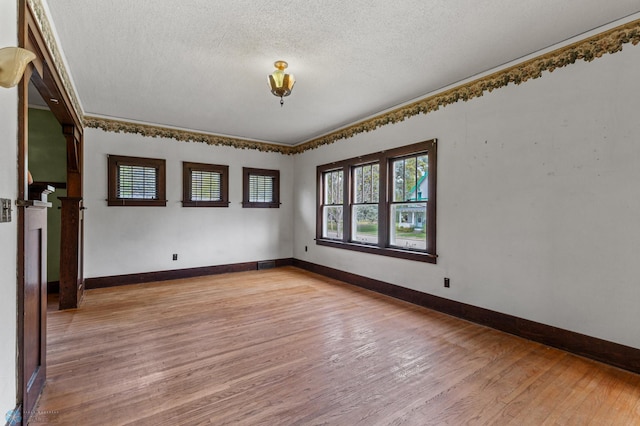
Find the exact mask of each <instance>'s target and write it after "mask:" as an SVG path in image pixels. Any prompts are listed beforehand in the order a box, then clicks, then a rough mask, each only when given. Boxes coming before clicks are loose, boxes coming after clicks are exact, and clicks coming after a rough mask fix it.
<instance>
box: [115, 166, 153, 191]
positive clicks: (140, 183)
mask: <svg viewBox="0 0 640 426" xmlns="http://www.w3.org/2000/svg"><path fill="white" fill-rule="evenodd" d="M157 175H158V171H157V169H154V168H153V167H143V166H132V165H126V164H122V165H119V166H118V188H117V197H118V198H129V199H142V200H157V199H158V187H157V182H158V179H157Z"/></svg>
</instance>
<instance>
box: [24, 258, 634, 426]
mask: <svg viewBox="0 0 640 426" xmlns="http://www.w3.org/2000/svg"><path fill="white" fill-rule="evenodd" d="M48 321H49V326H48V333H49V336H48V344H49V348H48V368H49V370H48V381H47V386H46V388H45V390H44V393H43V395H42V397H41V399H40V403H39V405H38V408H37V410H38V411H37V412H36V413H35V420H36V421H34V422H32V423H31V424H34V425H35V424H57V425H83V426H86V425H100V426H104V425H154V426H156V425H199V424H214V425H224V424H240V425H387V424H391V425H431V424H434V425H440V424H449V425H461V424H491V425H494V424H495V425H509V424H513V425H541V424H566V425H583V424H594V425H633V424H640V376H639V375H635V374H632V373H630V372H626V371H623V370H619V369H616V368H613V367H609V366H606V365H603V364H599V363H597V362H593V361H590V360H586V359H583V358H580V357H577V356H573V355H571V354H568V353H565V352H562V351H559V350H556V349H551V348H548V347H545V346H543V345H540V344H537V343H533V342H529V341H526V340H523V339H520V338H518V337H514V336H511V335H508V334H505V333H501V332H498V331H495V330H492V329H489V328H486V327H482V326H478V325H475V324H472V323H469V322H466V321H462V320H459V319H457V318H453V317H449V316H447V315H443V314H440V313H437V312H433V311H429V310H427V309H424V308H421V307H417V306H414V305H411V304H409V303H405V302H402V301H398V300H394V299H392V298H389V297H386V296H382V295H378V294H376V293H372V292H369V291H366V290H362V289H359V288H356V287H352V286H349V285H346V284H342V283H340V282H338V281H335V280H331V279H328V278H324V277H321V276H318V275H314V274H312V273H309V272H306V271H302V270H299V269H296V268H293V267H285V268H278V269H271V270H265V271H255V272H253V271H252V272H242V273H235V274H225V275H217V276H211V277H204V278H194V279H188V280H176V281H170V282H161V283H149V284H140V285H132V286H125V287H116V288H108V289H99V290H89V291H87V292H86V296H85V300H84V303H83V304H82V306H81V307H80V308H79V309H77V310H72V311H55V312H50V314H49V317H48Z"/></svg>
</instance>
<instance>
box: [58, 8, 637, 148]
mask: <svg viewBox="0 0 640 426" xmlns="http://www.w3.org/2000/svg"><path fill="white" fill-rule="evenodd" d="M46 3H47V5H48V8H49V10H50V13H51V18H52V20H53V23H52V24H53V26H54V28H55V31H56V32H57V35H58V38H59V43H60V47H61V50H62V52H63V53H64V55H65V57H66V60H67V62H68V65H69V74H70V75H71V78H72V79H73V81H74V84H75V87H76V90H77V94H78V97H79V99H80V102H81V104H82V108H83V109H84V113H85V114H87V115H94V116H100V117H108V118H115V119H122V120H131V121H139V122H144V123H150V124H156V125H164V126H172V127H179V128H184V129H189V130H195V131H204V132H208V133H215V134H220V135H227V136H233V137H239V138H246V139H253V140H259V141H266V142H275V143H283V144H297V143H301V142H305V141H307V140H310V139H312V138H314V137H317V136H320V135H322V134H325V133H328V132H330V131H332V130H335V129H337V128H339V127H342V126H344V125H347V124H350V123H353V122H356V121H358V120H361V119H363V118H365V117H368V116H371V115H373V114H375V113H378V112H381V111H383V110H385V109H388V108H391V107H394V106H396V105H399V104H402V103H404V102H407V101H409V100H412V99H415V98H419V97H421V96H424V95H426V94H428V93H430V92H433V91H435V90H437V89H439V88H442V87H444V86H447V85H449V84H452V83H455V82H456V81H460V80H462V79H465V78H467V77H470V76H472V75H475V74H478V73H481V72H483V71H486V70H489V69H491V68H493V67H496V66H499V65H501V64H504V63H506V62H509V61H512V60H514V59H517V58H520V57H522V56H524V55H527V54H530V53H533V52H535V51H538V50H540V49H543V48H546V47H548V46H550V45H552V44H554V43H557V42H559V41H562V40H565V39H567V38H570V37H573V36H576V35H579V34H581V33H584V32H586V31H589V30H591V29H594V28H597V27H599V26H601V25H604V24H607V23H609V22H611V21H614V20H617V19H620V18H623V17H625V16H628V15H631V14H633V13H636V12H638V11H640V1H639V0H612V1H607V2H606V6H603V2H602V0H580V1H577V0H576V1H558V0H491V1H485V2H477V1H475V0H412V1H407V0H398V1H393V2H390V1H380V0H350V1H348V2H345V1H336V0H322V1H309V0H306V1H303V0H289V1H286V0H282V1H280V2H261V1H260V2H259V1H255V0H234V1H214V0H185V1H175V0H136V1H130V0H110V1H109V0H85V1H78V0H47V2H46ZM278 59H283V60H286V61H288V62H289V71H290V72H291V73H292V74H294V75H295V77H296V86H295V88H294V89H293V93H292V94H291V96H289V97H287V98H285V104H284V107H283V108H281V107H280V104H279V98H276V97H275V96H273V95H272V94H271V93H270V91H269V89H268V86H267V77H266V76H267V74H269V73H270V72H271V71H272V70H273V62H274V61H275V60H278Z"/></svg>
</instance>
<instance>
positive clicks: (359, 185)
mask: <svg viewBox="0 0 640 426" xmlns="http://www.w3.org/2000/svg"><path fill="white" fill-rule="evenodd" d="M353 179H354V181H353V202H354V203H358V204H359V203H377V202H378V199H379V196H378V188H379V186H380V166H379V165H378V164H367V165H364V166H358V167H354V168H353Z"/></svg>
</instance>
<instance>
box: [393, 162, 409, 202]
mask: <svg viewBox="0 0 640 426" xmlns="http://www.w3.org/2000/svg"><path fill="white" fill-rule="evenodd" d="M393 201H406V200H405V197H404V160H395V161H393Z"/></svg>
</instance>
